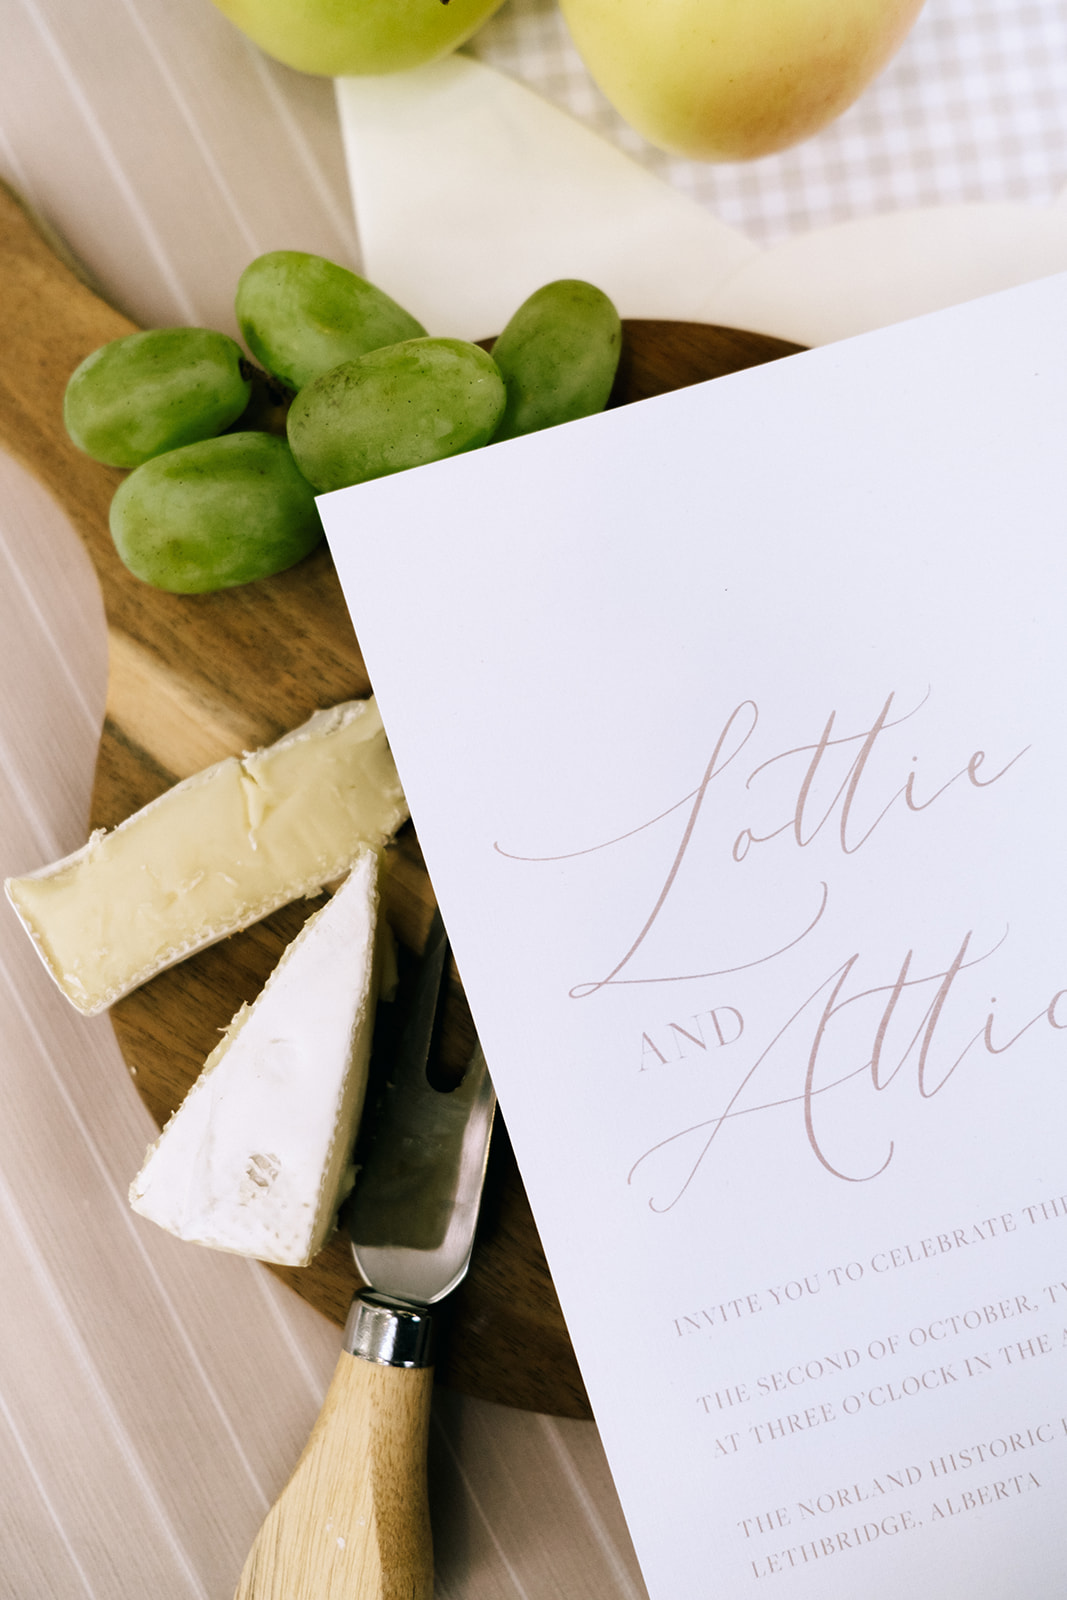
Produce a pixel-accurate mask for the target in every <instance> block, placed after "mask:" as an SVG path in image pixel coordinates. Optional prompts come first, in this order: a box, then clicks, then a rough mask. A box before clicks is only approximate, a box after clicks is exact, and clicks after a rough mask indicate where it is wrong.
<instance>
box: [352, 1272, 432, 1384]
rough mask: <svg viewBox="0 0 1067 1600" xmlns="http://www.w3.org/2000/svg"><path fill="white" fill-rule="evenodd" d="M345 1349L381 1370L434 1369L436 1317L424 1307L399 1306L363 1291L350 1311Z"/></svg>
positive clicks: (382, 1297)
mask: <svg viewBox="0 0 1067 1600" xmlns="http://www.w3.org/2000/svg"><path fill="white" fill-rule="evenodd" d="M344 1348H345V1349H346V1350H347V1351H348V1353H349V1355H353V1356H359V1357H360V1359H361V1360H363V1361H373V1362H374V1363H375V1364H376V1365H377V1366H380V1367H432V1366H433V1358H434V1318H433V1315H432V1313H431V1312H430V1311H429V1309H428V1308H427V1307H425V1306H405V1305H400V1304H398V1303H397V1302H396V1301H394V1300H389V1299H387V1298H386V1297H385V1296H384V1295H377V1294H374V1293H373V1292H372V1291H371V1290H364V1291H361V1292H360V1293H359V1294H357V1295H356V1297H355V1299H354V1300H353V1301H352V1304H351V1306H350V1308H349V1312H348V1319H347V1321H346V1322H345V1337H344Z"/></svg>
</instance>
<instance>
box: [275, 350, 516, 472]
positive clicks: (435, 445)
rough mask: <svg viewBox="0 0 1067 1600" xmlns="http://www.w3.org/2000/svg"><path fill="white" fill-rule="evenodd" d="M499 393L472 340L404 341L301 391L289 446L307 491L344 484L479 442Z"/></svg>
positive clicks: (489, 427)
mask: <svg viewBox="0 0 1067 1600" xmlns="http://www.w3.org/2000/svg"><path fill="white" fill-rule="evenodd" d="M504 399H505V393H504V382H503V379H502V378H501V376H500V373H499V372H498V371H497V369H496V364H495V363H494V361H493V360H492V358H491V357H490V356H487V355H486V353H485V351H484V350H480V349H479V348H478V346H477V345H476V344H467V343H465V342H464V341H463V340H462V339H408V340H405V342H404V343H403V344H394V345H389V346H387V347H386V348H385V349H384V350H372V351H371V352H370V354H369V355H365V356H361V357H360V358H359V360H358V361H347V362H345V363H344V365H343V366H340V367H335V368H334V369H333V370H332V371H331V372H327V373H324V375H323V376H322V377H321V378H318V379H316V381H315V382H314V383H312V384H309V385H308V387H307V388H306V389H302V390H301V391H300V393H299V394H298V395H297V397H296V399H295V400H294V401H293V404H292V406H291V407H290V409H289V423H288V428H289V443H290V444H291V446H292V449H293V455H294V456H295V458H296V464H297V466H298V467H299V468H300V470H301V472H302V473H303V474H304V476H305V478H307V479H308V481H309V483H313V484H314V485H315V488H316V489H318V490H320V491H326V490H329V489H343V488H344V487H345V486H346V485H348V484H351V483H363V482H365V481H366V480H367V479H368V478H381V477H384V476H385V475H386V474H387V473H390V472H403V471H404V470H405V469H406V468H408V467H420V466H423V465H425V464H426V463H427V462H429V461H440V460H442V459H443V458H444V457H445V456H454V455H459V454H460V452H461V451H464V450H474V449H477V448H478V446H479V445H483V444H487V443H488V442H489V440H490V438H491V437H492V434H493V430H494V428H495V427H496V425H497V422H498V421H499V419H500V414H501V412H502V411H503V409H504Z"/></svg>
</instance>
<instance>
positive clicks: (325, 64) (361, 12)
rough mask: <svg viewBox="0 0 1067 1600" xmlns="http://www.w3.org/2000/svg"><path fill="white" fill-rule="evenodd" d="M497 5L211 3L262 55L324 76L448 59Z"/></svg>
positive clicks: (490, 0) (409, 0)
mask: <svg viewBox="0 0 1067 1600" xmlns="http://www.w3.org/2000/svg"><path fill="white" fill-rule="evenodd" d="M501 3H502V0H215V4H216V5H217V6H218V8H219V10H220V11H222V12H224V13H225V15H226V16H228V17H229V19H230V21H231V22H234V23H236V25H237V26H238V27H239V28H240V30H241V32H242V33H246V34H247V35H248V37H249V38H250V39H252V40H254V41H255V43H256V44H258V45H259V47H260V48H261V49H262V50H265V51H266V52H267V54H268V55H269V56H274V57H275V59H276V60H278V61H283V62H284V63H285V65H286V66H288V67H296V68H298V69H299V70H300V71H301V72H314V73H319V74H321V75H323V76H325V77H342V76H345V75H346V74H349V73H351V74H355V75H363V74H365V73H383V72H400V71H402V70H404V69H405V68H407V67H418V66H421V65H422V63H423V62H425V61H436V60H437V58H438V57H439V56H445V55H448V53H449V52H450V51H452V50H455V49H456V47H457V45H461V44H462V43H463V41H464V40H465V39H469V38H470V36H471V34H472V33H474V32H475V30H476V29H477V28H480V27H481V25H482V23H483V22H484V21H485V20H486V18H487V17H489V16H491V15H492V13H493V12H494V11H496V10H497V8H498V7H499V6H500V5H501Z"/></svg>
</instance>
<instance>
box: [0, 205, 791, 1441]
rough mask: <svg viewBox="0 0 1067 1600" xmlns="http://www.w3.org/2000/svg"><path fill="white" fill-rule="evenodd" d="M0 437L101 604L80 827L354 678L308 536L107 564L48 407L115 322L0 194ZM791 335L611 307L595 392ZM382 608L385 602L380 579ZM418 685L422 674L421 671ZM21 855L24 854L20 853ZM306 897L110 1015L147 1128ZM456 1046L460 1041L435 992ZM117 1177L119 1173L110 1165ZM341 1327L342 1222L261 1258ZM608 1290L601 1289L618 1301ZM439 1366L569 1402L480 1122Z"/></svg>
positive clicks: (89, 465)
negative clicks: (104, 649)
mask: <svg viewBox="0 0 1067 1600" xmlns="http://www.w3.org/2000/svg"><path fill="white" fill-rule="evenodd" d="M0 296H2V304H3V306H4V334H3V338H2V339H0V446H3V447H4V448H6V449H7V450H8V451H9V452H10V453H11V454H12V455H13V456H15V457H16V458H17V459H18V460H20V461H22V462H23V463H24V464H25V465H26V466H27V467H28V468H29V469H30V470H31V471H32V472H33V473H34V474H35V475H36V476H37V477H38V478H39V479H40V481H41V482H42V483H43V484H44V485H45V487H46V488H48V489H49V490H50V491H51V493H52V494H53V496H54V497H55V499H56V500H57V501H58V502H59V504H60V505H61V506H62V507H63V509H64V510H65V511H66V513H67V515H68V516H69V518H70V520H71V522H72V524H73V526H74V527H75V529H76V530H77V532H78V534H79V535H80V537H81V539H82V540H83V541H84V543H85V546H86V548H87V549H88V551H89V554H90V556H91V558H92V561H93V564H94V566H95V568H96V572H97V574H98V577H99V580H100V586H101V590H102V593H103V601H104V609H105V613H106V617H107V626H108V641H109V674H108V696H107V715H106V720H105V723H104V728H103V732H102V736H101V741H100V752H99V757H98V762H97V768H96V776H95V784H94V789H93V797H92V817H91V820H92V825H93V826H94V827H100V826H103V827H112V826H114V825H115V824H116V823H118V822H120V821H121V820H122V819H123V818H124V817H126V816H128V815H129V814H130V813H131V812H132V811H135V810H137V809H138V808H139V807H140V806H142V805H144V804H146V802H147V801H149V800H151V799H153V798H154V797H155V796H156V795H158V794H160V793H162V791H163V790H165V789H167V788H169V787H170V785H172V784H173V783H174V782H175V781H176V780H177V779H179V778H183V777H186V776H188V775H189V774H190V773H192V772H196V771H199V770H200V769H201V768H202V767H204V766H207V765H208V764H209V763H211V762H213V761H217V760H219V759H221V758H222V757H223V756H227V755H231V754H234V753H239V752H240V751H243V750H251V749H255V748H257V747H259V746H261V745H263V744H266V743H269V742H270V741H272V740H273V739H275V738H277V737H278V736H279V735H280V734H282V733H284V732H285V731H286V730H287V729H289V728H292V727H294V726H296V725H297V724H298V723H300V722H302V721H303V720H304V719H305V718H306V717H307V716H309V715H310V714H311V712H312V711H314V710H316V709H317V708H318V707H320V706H324V705H330V704H333V703H335V702H337V701H341V700H347V699H350V698H353V697H355V696H363V695H367V694H369V693H370V692H371V685H370V682H369V680H368V677H367V673H366V670H365V668H364V665H363V660H362V657H361V655H360V651H359V645H358V643H357V641H356V637H355V635H354V633H353V631H352V625H351V622H350V621H349V617H348V613H347V610H346V608H345V604H344V599H343V597H342V594H341V590H340V586H339V584H338V582H337V579H336V576H335V574H334V571H333V567H332V564H331V561H330V558H329V554H328V552H327V550H326V548H325V545H323V546H321V547H320V548H319V550H318V551H317V552H316V553H315V554H313V555H312V556H310V557H309V558H308V559H307V560H305V561H303V562H301V563H300V565H299V566H297V567H295V568H293V569H292V570H291V571H289V572H286V573H283V574H281V575H280V576H278V577H275V578H271V579H268V580H266V581H264V582H262V583H256V584H249V585H247V586H245V587H243V588H238V589H230V590H226V591H223V592H220V593H218V594H211V595H196V596H179V595H170V594H164V593H162V592H160V591H159V590H155V589H152V588H150V587H148V586H147V585H146V584H143V583H141V582H140V581H139V580H137V579H136V578H134V577H132V576H131V574H130V573H129V572H128V571H127V570H126V568H125V567H124V566H123V565H122V563H121V562H120V561H119V559H118V557H117V555H116V554H115V550H114V547H113V545H112V542H111V538H110V535H109V533H108V524H107V516H108V506H109V504H110V500H111V496H112V494H113V493H114V490H115V488H116V486H117V485H118V483H119V482H120V481H121V479H122V477H123V476H124V474H122V473H121V472H118V471H115V470H112V469H110V468H107V467H102V466H100V465H98V464H97V463H96V462H93V461H91V460H89V459H88V458H87V457H86V456H84V455H82V454H81V453H80V452H79V451H78V450H76V449H75V448H74V446H73V445H72V444H71V443H70V441H69V440H68V438H67V436H66V433H65V431H64V428H63V423H62V397H63V390H64V387H65V385H66V382H67V379H68V378H69V376H70V374H71V372H72V371H73V369H74V368H75V366H76V365H77V364H78V362H79V361H81V360H82V359H83V358H84V357H85V356H86V355H88V354H89V352H90V351H92V350H95V349H96V348H97V347H98V346H100V345H101V344H104V343H106V341H107V340H109V339H115V338H118V337H120V336H121V335H123V334H126V333H131V332H133V331H134V325H133V324H132V323H130V322H129V321H128V320H127V319H126V318H125V317H123V316H121V315H120V314H119V313H118V312H117V311H115V310H113V309H112V308H111V307H110V306H108V305H106V304H105V303H104V302H103V301H102V300H101V299H100V298H99V297H98V296H97V295H96V294H94V293H93V292H92V291H91V290H90V289H89V288H88V287H87V286H86V285H85V284H84V283H83V282H82V281H80V279H79V277H78V276H77V273H76V268H75V267H74V266H73V264H70V265H68V264H65V263H64V261H62V260H61V259H60V256H59V254H57V253H56V249H55V248H53V245H52V244H50V243H49V242H47V241H46V239H45V238H44V237H43V236H42V234H41V232H39V231H38V228H37V227H36V226H35V225H34V223H33V222H32V221H31V219H30V217H29V216H28V215H27V213H26V212H25V211H24V210H23V208H22V207H21V206H20V204H19V203H18V201H17V200H16V199H15V197H14V196H12V195H11V194H10V193H9V192H8V191H6V190H3V189H2V188H0ZM796 348H797V347H796V346H794V345H788V344H785V343H783V342H781V341H780V340H774V339H768V338H765V337H763V336H761V335H758V334H752V333H743V332H737V331H735V330H732V329H725V328H715V327H708V326H704V325H699V324H693V323H671V322H627V323H626V324H625V340H624V349H623V357H622V362H621V364H620V371H619V378H618V382H617V384H616V389H615V394H614V396H613V402H612V403H613V404H625V403H629V402H631V401H634V400H639V399H643V398H646V397H648V396H650V395H654V394H659V393H662V392H664V391H666V390H669V389H675V388H681V387H683V386H684V385H686V384H690V383H695V382H699V381H701V380H703V379H706V378H715V377H719V376H721V375H722V374H724V373H727V372H733V371H736V370H738V369H740V368H742V367H749V366H755V365H757V364H759V363H761V362H765V361H769V360H774V359H776V358H777V357H780V356H783V355H788V354H791V353H792V352H793V351H794V350H795V349H796ZM397 598H398V604H402V603H403V586H402V581H401V575H400V574H398V576H397ZM435 686H436V687H437V688H439V687H440V685H435ZM39 864H41V863H37V862H27V863H26V867H27V869H29V868H31V867H33V866H36V865H39ZM384 901H385V909H386V914H387V916H388V918H389V920H390V922H391V924H392V926H393V929H394V931H395V933H396V935H397V938H398V940H399V941H400V943H401V944H402V945H403V946H405V947H407V948H408V949H409V950H412V951H417V950H418V948H419V947H420V945H421V941H422V939H423V938H424V937H425V932H426V928H427V926H428V924H429V919H430V914H431V909H432V905H433V895H432V890H431V888H430V884H429V880H428V878H427V875H426V871H425V868H424V867H423V864H422V859H421V856H420V853H419V847H418V841H417V839H416V837H415V834H414V831H413V829H412V828H411V827H410V825H409V826H408V827H407V828H405V829H404V830H403V832H402V834H401V835H400V837H399V838H398V840H397V841H396V843H395V845H394V846H393V847H392V848H391V849H390V851H389V853H388V860H387V868H386V872H385V877H384ZM318 904H321V900H319V901H311V902H307V901H302V902H300V903H299V904H296V905H292V906H289V907H287V908H285V909H284V910H283V911H280V912H278V913H276V914H275V915H274V916H272V917H269V918H267V919H266V920H265V921H264V922H261V923H259V924H257V925H256V926H255V927H254V928H250V929H248V930H247V931H246V932H244V933H241V934H238V935H235V936H234V937H233V938H231V939H228V940H226V941H225V942H223V943H222V944H218V945H215V946H214V947H212V948H211V949H209V950H206V951H203V952H201V953H200V954H199V955H196V956H193V957H192V958H191V959H189V960H188V961H185V962H183V963H181V964H180V965H179V966H177V967H174V968H172V969H171V970H170V971H169V972H165V973H162V974H161V975H160V976H159V977H157V978H155V979H154V980H153V981H152V982H151V983H148V984H146V985H145V986H144V987H143V988H142V989H140V990H138V991H137V992H136V993H134V994H131V995H129V996H127V998H126V999H124V1000H122V1001H120V1002H119V1003H118V1004H117V1005H116V1006H114V1008H113V1010H112V1013H111V1015H112V1019H113V1022H114V1027H115V1033H116V1035H117V1038H118V1042H119V1046H120V1048H121V1051H122V1054H123V1057H124V1058H125V1061H126V1063H127V1066H128V1067H129V1070H130V1073H131V1075H132V1077H133V1082H134V1083H135V1084H136V1087H137V1089H138V1090H139V1092H140V1094H141V1095H142V1097H143V1099H144V1100H145V1102H146V1104H147V1106H148V1108H149V1110H150V1111H151V1112H152V1114H153V1116H154V1117H155V1118H156V1120H157V1122H159V1123H162V1122H163V1121H165V1119H166V1118H167V1117H168V1116H169V1115H170V1114H171V1112H172V1111H173V1110H174V1109H175V1107H176V1106H177V1105H178V1104H179V1103H180V1101H181V1099H182V1098H183V1097H184V1095H185V1093H186V1091H187V1090H188V1088H189V1086H190V1085H191V1084H192V1082H193V1080H194V1079H195V1077H196V1076H197V1074H198V1073H199V1071H200V1068H201V1066H202V1064H203V1061H204V1059H205V1057H206V1056H207V1054H208V1053H209V1051H210V1049H211V1048H212V1046H213V1044H214V1043H215V1042H216V1040H217V1038H218V1033H219V1030H220V1029H221V1028H224V1027H225V1026H226V1024H227V1023H228V1022H229V1020H230V1018H231V1017H232V1015H233V1013H234V1012H235V1011H236V1010H237V1007H238V1006H239V1005H240V1004H241V1003H242V1002H244V1001H248V1000H251V999H252V998H253V997H254V996H255V995H256V994H257V993H258V991H259V989H260V988H261V987H262V985H263V983H264V981H265V980H266V977H267V975H268V973H269V972H270V971H271V969H272V968H273V966H274V965H275V963H276V962H277V960H278V959H279V957H280V955H281V953H282V951H283V949H284V948H285V946H286V944H287V943H288V942H289V940H290V939H292V938H293V937H294V936H295V934H296V933H297V932H298V930H299V928H300V927H301V926H302V924H303V922H304V920H305V919H306V917H307V916H308V915H309V914H310V912H311V911H312V910H314V909H315V908H316V905H318ZM452 1011H453V1030H454V1039H455V1041H456V1044H457V1049H461V1048H462V1046H463V1045H464V1044H465V1043H466V1042H467V1041H469V1038H470V1023H469V1018H467V1017H465V1015H464V1008H463V1001H462V995H461V994H460V993H458V992H456V993H455V994H454V995H453V1003H452ZM130 1176H131V1178H132V1177H133V1174H132V1173H131V1174H130ZM273 1270H277V1271H278V1272H279V1275H280V1276H281V1277H283V1278H284V1279H285V1280H286V1281H287V1282H288V1283H289V1284H291V1285H292V1287H293V1288H294V1289H295V1290H296V1292H297V1293H298V1294H300V1295H302V1296H303V1297H304V1298H305V1299H306V1300H308V1301H310V1302H311V1303H312V1304H313V1305H315V1306H317V1307H318V1308H319V1309H320V1310H321V1311H323V1312H324V1313H325V1314H326V1315H327V1316H329V1317H331V1318H333V1319H334V1320H335V1321H337V1322H339V1323H340V1322H343V1321H344V1317H345V1313H346V1311H347V1309H348V1304H349V1301H350V1299H351V1297H352V1292H353V1289H354V1288H355V1287H356V1285H357V1279H356V1276H355V1272H354V1268H353V1266H352V1261H351V1256H350V1253H349V1251H348V1248H347V1245H346V1243H345V1241H344V1239H343V1237H341V1236H337V1237H336V1238H335V1239H334V1241H333V1242H332V1243H331V1244H330V1245H329V1246H328V1247H327V1249H326V1250H324V1251H323V1252H322V1254H321V1255H320V1256H319V1257H318V1258H317V1259H316V1261H315V1262H314V1263H313V1264H312V1265H311V1266H310V1267H307V1268H304V1269H300V1270H287V1269H273ZM625 1291H626V1285H624V1284H620V1285H619V1292H620V1299H621V1298H622V1296H623V1294H624V1293H625ZM450 1320H451V1327H450V1330H449V1336H448V1337H447V1338H446V1342H445V1346H444V1351H443V1355H442V1359H441V1361H440V1362H439V1366H438V1375H439V1377H440V1378H441V1379H442V1380H443V1381H445V1382H446V1383H449V1384H451V1385H452V1386H453V1387H455V1388H457V1389H461V1390H463V1391H465V1392H467V1393H470V1394H476V1395H480V1396H482V1397H484V1398H488V1399H493V1400H498V1401H502V1402H504V1403H507V1404H510V1405H517V1406H521V1407H523V1408H526V1409H529V1410H538V1411H547V1412H554V1413H557V1414H560V1415H564V1416H588V1415H589V1407H588V1402H587V1400H586V1396H585V1391H584V1388H583V1386H582V1382H581V1378H580V1376H579V1373H578V1368H577V1364H576V1362H575V1359H574V1355H573V1352H572V1350H571V1347H570V1342H569V1340H568V1338H567V1332H566V1328H565V1325H564V1322H563V1318H562V1316H561V1314H560V1309H559V1303H558V1300H557V1298H556V1295H555V1291H554V1289H553V1286H552V1281H551V1278H550V1276H549V1273H548V1268H547V1266H546V1264H545V1260H544V1256H543V1254H542V1251H541V1245H540V1241H539V1239H538V1237H537V1231H536V1229H535V1227H534V1223H533V1219H532V1217H531V1215H530V1209H529V1205H528V1203H527V1201H526V1196H525V1193H524V1191H523V1188H522V1184H521V1181H520V1179H519V1176H518V1173H517V1171H516V1168H515V1164H514V1160H513V1158H512V1156H511V1153H510V1148H509V1146H508V1142H507V1135H506V1130H504V1129H501V1130H500V1134H499V1137H497V1138H496V1139H495V1141H494V1150H493V1159H492V1169H491V1175H490V1183H489V1187H488V1190H487V1196H486V1203H485V1206H484V1214H483V1222H482V1227H481V1230H480V1235H479V1241H478V1245H477V1247H476V1251H475V1256H474V1260H473V1262H472V1266H471V1271H470V1274H469V1276H468V1278H467V1280H466V1282H465V1284H464V1285H463V1287H462V1289H461V1290H460V1291H459V1293H458V1294H457V1295H456V1296H455V1297H454V1300H453V1304H452V1308H451V1319H450Z"/></svg>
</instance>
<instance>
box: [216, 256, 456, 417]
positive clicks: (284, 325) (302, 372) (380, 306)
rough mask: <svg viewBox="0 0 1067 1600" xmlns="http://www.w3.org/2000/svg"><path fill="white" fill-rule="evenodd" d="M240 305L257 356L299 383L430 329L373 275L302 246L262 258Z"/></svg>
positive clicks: (243, 286) (246, 276) (247, 273)
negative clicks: (365, 275) (369, 278)
mask: <svg viewBox="0 0 1067 1600" xmlns="http://www.w3.org/2000/svg"><path fill="white" fill-rule="evenodd" d="M236 310H237V321H238V324H239V326H240V329H241V336H242V338H243V339H244V341H245V343H246V344H247V346H248V348H249V349H250V350H251V352H252V354H253V355H254V356H255V358H256V360H257V361H259V362H261V363H262V365H263V366H265V367H266V369H267V371H268V372H272V373H273V374H274V376H275V377H276V378H280V379H281V380H282V382H283V383H287V384H288V385H289V387H290V388H291V389H302V388H303V387H304V385H305V384H307V383H310V382H311V381H312V379H313V378H318V377H320V376H321V374H322V373H324V372H329V370H330V368H331V367H337V366H340V364H341V362H342V361H354V360H355V359H356V357H357V356H362V355H366V353H367V351H368V350H377V349H379V348H380V347H381V346H382V345H386V344H397V343H398V342H399V341H400V340H401V339H417V338H418V337H419V336H420V335H421V334H424V333H425V332H426V329H425V328H424V327H423V326H422V324H421V323H420V322H416V320H415V318H414V317H413V316H410V315H409V313H408V312H406V311H405V310H404V309H403V307H402V306H398V305H397V303H396V301H395V300H391V299H390V298H389V296H388V295H387V294H384V293H383V292H382V290H381V289H376V288H375V287H374V285H373V284H372V283H368V282H367V280H366V278H360V277H358V276H357V275H356V273H354V272H349V271H348V269H347V268H346V267H339V266H337V265H336V264H335V263H334V262H333V261H327V260H326V258H325V256H313V255H308V254H306V253H305V252H304V251H302V250H272V251H270V252H269V254H267V255H265V256H257V257H256V259H255V261H253V262H252V263H251V265H250V266H248V267H246V268H245V270H244V272H243V273H242V274H241V277H240V279H239V281H238V284H237V301H236Z"/></svg>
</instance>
